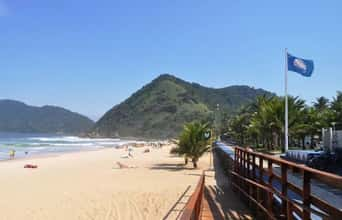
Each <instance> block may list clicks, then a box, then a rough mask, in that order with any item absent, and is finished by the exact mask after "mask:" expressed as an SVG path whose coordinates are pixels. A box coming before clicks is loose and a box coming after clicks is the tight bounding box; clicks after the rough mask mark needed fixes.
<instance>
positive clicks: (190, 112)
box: [90, 74, 271, 138]
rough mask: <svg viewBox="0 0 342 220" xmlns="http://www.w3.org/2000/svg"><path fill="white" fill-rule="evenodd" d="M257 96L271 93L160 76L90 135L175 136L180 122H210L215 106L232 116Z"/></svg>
mask: <svg viewBox="0 0 342 220" xmlns="http://www.w3.org/2000/svg"><path fill="white" fill-rule="evenodd" d="M260 95H271V93H269V92H267V91H265V90H261V89H254V88H250V87H248V86H231V87H226V88H222V89H213V88H207V87H203V86H201V85H199V84H195V83H188V82H186V81H183V80H181V79H178V78H176V77H174V76H171V75H167V74H166V75H161V76H159V77H158V78H157V79H155V80H153V81H152V82H151V83H149V84H148V85H146V86H144V87H143V88H142V89H140V90H139V91H137V92H136V93H135V94H133V95H132V96H131V97H130V98H128V99H127V100H126V101H124V102H123V103H121V104H119V105H117V106H114V107H113V108H112V109H111V110H110V111H108V112H107V113H106V114H105V115H104V116H103V117H102V118H101V119H100V120H99V121H98V122H97V123H96V125H95V128H94V129H93V131H92V132H91V133H90V135H91V136H105V137H113V136H121V137H144V138H169V137H177V136H178V134H179V131H180V130H182V126H183V125H184V123H188V122H192V121H194V120H203V121H209V122H211V121H213V118H214V111H215V109H216V105H217V104H220V108H221V110H222V112H225V114H224V115H225V116H227V115H229V114H235V113H236V112H237V110H238V109H239V108H241V106H243V105H246V104H248V103H252V102H253V101H254V100H255V99H256V97H257V96H260Z"/></svg>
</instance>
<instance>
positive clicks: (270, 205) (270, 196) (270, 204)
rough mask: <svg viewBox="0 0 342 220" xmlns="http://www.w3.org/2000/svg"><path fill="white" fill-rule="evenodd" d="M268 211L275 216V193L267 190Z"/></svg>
mask: <svg viewBox="0 0 342 220" xmlns="http://www.w3.org/2000/svg"><path fill="white" fill-rule="evenodd" d="M267 211H268V214H270V215H271V216H273V193H272V192H267Z"/></svg>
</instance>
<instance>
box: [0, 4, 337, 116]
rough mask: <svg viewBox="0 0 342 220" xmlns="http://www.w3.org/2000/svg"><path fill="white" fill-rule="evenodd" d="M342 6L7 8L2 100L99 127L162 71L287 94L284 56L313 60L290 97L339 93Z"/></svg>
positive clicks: (3, 7) (0, 62)
mask: <svg viewBox="0 0 342 220" xmlns="http://www.w3.org/2000/svg"><path fill="white" fill-rule="evenodd" d="M341 9H342V1H340V0H336V1H312V0H311V1H307V0H302V1H298V0H287V1H274V0H269V1H262V0H260V1H250V0H249V1H247V0H245V1H242V0H241V1H231V0H224V1H215V0H212V1H205V0H196V1H195V0H186V1H184V0H173V1H166V0H155V1H149V0H144V1H141V0H137V1H131V0H125V1H121V0H115V1H113V0H108V1H107V0H105V1H102V0H99V1H87V0H82V1H81V0H49V1H46V0H0V45H1V46H0V99H15V100H20V101H23V102H26V103H27V104H30V105H38V106H42V105H46V104H49V105H57V106H62V107H65V108H68V109H70V110H72V111H76V112H79V113H82V114H85V115H87V116H89V117H90V118H92V119H98V118H99V117H101V116H102V114H104V113H105V112H106V111H108V110H109V109H110V108H111V107H113V106H114V105H116V104H119V103H120V102H122V101H124V100H125V99H126V98H127V97H129V96H130V95H131V94H132V93H134V92H135V91H136V90H138V89H140V88H141V87H142V86H143V85H145V84H146V83H148V82H150V81H151V80H153V79H154V78H156V77H157V76H158V75H160V74H162V73H170V74H173V75H175V76H177V77H180V78H182V79H185V80H187V81H191V82H197V83H200V84H202V85H205V86H208V87H215V88H220V87H225V86H230V85H249V86H253V87H256V88H263V89H266V90H269V91H272V92H275V93H277V94H278V95H283V94H284V69H285V55H284V49H285V48H288V50H289V52H290V53H291V54H293V55H295V56H299V57H302V58H307V59H312V60H314V63H315V70H314V73H313V75H312V77H311V78H306V77H303V76H300V75H298V74H296V73H293V72H289V93H290V94H292V95H294V96H299V97H301V98H303V99H305V100H307V102H308V104H310V103H312V101H314V99H315V98H316V97H319V96H326V97H328V98H332V97H333V96H334V95H335V94H336V91H337V90H342V86H341V84H342V71H341V70H342V62H341V52H342V40H341V39H342V26H341V24H342V13H341Z"/></svg>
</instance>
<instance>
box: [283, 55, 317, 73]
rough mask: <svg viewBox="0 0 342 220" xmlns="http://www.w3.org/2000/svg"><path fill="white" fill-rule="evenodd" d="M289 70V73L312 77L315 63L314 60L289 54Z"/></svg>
mask: <svg viewBox="0 0 342 220" xmlns="http://www.w3.org/2000/svg"><path fill="white" fill-rule="evenodd" d="M287 68H288V70H289V71H293V72H296V73H299V74H301V75H303V76H306V77H310V76H311V75H312V72H313V70H314V63H313V61H312V60H305V59H302V58H298V57H295V56H292V55H291V54H289V53H288V54H287Z"/></svg>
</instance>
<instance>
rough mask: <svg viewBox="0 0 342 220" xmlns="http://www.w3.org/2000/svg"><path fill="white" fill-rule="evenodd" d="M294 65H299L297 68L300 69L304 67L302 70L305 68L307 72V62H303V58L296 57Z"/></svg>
mask: <svg viewBox="0 0 342 220" xmlns="http://www.w3.org/2000/svg"><path fill="white" fill-rule="evenodd" d="M293 65H294V66H295V67H297V68H299V69H302V70H304V71H305V72H306V65H305V63H304V62H303V60H301V59H297V58H296V59H294V61H293Z"/></svg>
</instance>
